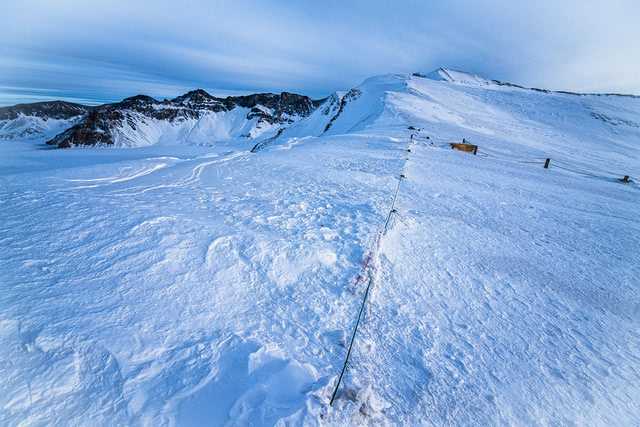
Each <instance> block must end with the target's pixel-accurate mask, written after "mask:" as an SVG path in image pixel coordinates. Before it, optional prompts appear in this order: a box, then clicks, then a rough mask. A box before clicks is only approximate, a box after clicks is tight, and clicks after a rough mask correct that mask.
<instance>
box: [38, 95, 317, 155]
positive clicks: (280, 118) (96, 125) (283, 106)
mask: <svg viewBox="0 0 640 427" xmlns="http://www.w3.org/2000/svg"><path fill="white" fill-rule="evenodd" d="M322 102H324V100H314V99H311V98H309V97H307V96H303V95H296V94H292V93H287V92H283V93H281V94H279V95H278V94H274V93H259V94H253V95H247V96H233V97H227V98H216V97H214V96H211V95H209V94H208V93H207V92H205V91H204V90H202V89H197V90H194V91H191V92H188V93H186V94H184V95H182V96H179V97H176V98H174V99H172V100H166V99H165V100H164V101H158V100H156V99H154V98H151V97H149V96H145V95H137V96H133V97H131V98H127V99H125V100H123V101H121V102H119V103H117V104H108V105H102V106H100V107H96V108H94V109H93V110H91V111H89V112H88V113H87V114H86V116H85V117H84V120H83V121H82V122H81V123H79V124H77V125H76V126H73V127H71V128H69V129H67V130H66V131H64V132H62V133H61V134H59V135H57V136H56V137H55V138H53V139H51V140H50V141H48V142H47V144H49V145H57V146H58V147H60V148H66V147H73V146H78V145H85V146H86V145H113V144H114V131H115V130H116V129H117V128H118V127H119V126H122V125H125V124H126V125H128V126H129V127H130V128H131V129H134V130H135V120H140V119H142V120H145V119H154V120H164V121H170V122H174V121H181V120H182V121H184V120H188V119H198V118H200V117H202V115H204V114H205V113H206V112H225V111H231V110H233V109H235V108H238V107H242V108H248V109H250V111H249V113H248V114H247V119H248V120H250V119H253V118H258V122H267V123H269V124H286V123H289V122H290V121H291V120H292V118H293V117H306V116H308V115H309V114H311V113H312V112H313V111H314V110H315V109H316V108H317V107H318V106H319V105H320V104H322ZM134 117H135V119H134Z"/></svg>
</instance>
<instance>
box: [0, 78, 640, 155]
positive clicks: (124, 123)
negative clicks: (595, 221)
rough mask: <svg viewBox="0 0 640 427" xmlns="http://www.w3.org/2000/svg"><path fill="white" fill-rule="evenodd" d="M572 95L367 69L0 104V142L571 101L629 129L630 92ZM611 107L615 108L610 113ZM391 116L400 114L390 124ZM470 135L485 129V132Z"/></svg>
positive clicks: (303, 127)
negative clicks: (242, 87) (290, 89)
mask: <svg viewBox="0 0 640 427" xmlns="http://www.w3.org/2000/svg"><path fill="white" fill-rule="evenodd" d="M496 92H498V93H496ZM573 95H578V94H572V93H568V92H551V91H548V90H543V89H535V88H533V89H526V88H524V87H521V86H518V85H513V84H510V83H502V82H499V81H496V80H488V79H485V78H483V77H480V76H477V75H475V74H471V73H467V72H463V71H456V70H450V69H444V68H439V69H437V70H435V71H432V72H430V73H414V74H413V75H412V76H402V75H382V76H375V77H372V78H370V79H367V80H366V81H365V82H363V83H362V84H361V85H360V86H358V87H356V88H354V89H352V90H350V91H346V92H335V93H334V94H332V95H330V96H329V97H327V98H325V99H321V100H314V99H311V98H309V97H306V96H303V95H296V94H289V93H286V92H283V93H282V94H280V95H276V94H254V95H249V96H239V97H228V98H217V97H214V96H211V95H209V94H208V93H207V92H205V91H203V90H201V89H198V90H194V91H191V92H188V93H186V94H184V95H182V96H179V97H176V98H174V99H172V100H164V101H157V100H155V99H154V98H151V97H148V96H145V95H138V96H134V97H131V98H127V99H125V100H123V101H122V102H120V103H116V104H106V105H103V106H99V107H95V108H91V107H84V106H78V105H74V104H69V103H62V104H60V105H66V106H67V108H68V109H69V112H67V113H66V114H67V115H66V116H64V115H61V114H60V113H59V112H58V113H56V114H54V113H48V112H47V111H46V110H44V109H42V108H31V109H26V108H25V107H24V106H22V110H19V109H17V107H18V106H15V107H5V108H4V109H0V139H15V138H18V137H20V138H24V137H27V136H28V137H31V138H38V137H42V136H45V137H47V139H48V142H47V143H48V144H50V145H56V146H58V147H60V148H66V147H73V146H119V147H143V146H151V145H157V144H160V145H166V144H169V145H176V144H178V145H212V144H236V145H238V144H239V145H240V146H247V147H261V146H265V145H266V144H271V143H273V142H274V141H276V140H281V141H285V140H286V139H287V138H303V137H307V136H320V135H325V134H327V135H336V134H341V133H353V132H358V131H361V130H363V129H365V128H367V127H371V126H375V125H376V124H375V123H376V121H377V120H379V119H380V117H382V116H384V115H385V114H386V115H387V119H386V121H385V120H383V121H382V122H381V123H382V125H383V126H386V125H388V124H389V123H390V121H396V125H400V124H401V123H402V124H405V125H407V124H409V125H411V124H413V125H418V126H420V123H425V124H426V123H430V122H432V121H433V120H434V119H435V121H436V122H440V121H445V122H446V121H449V122H451V120H452V118H453V117H455V116H460V115H465V114H467V113H468V112H475V111H484V112H486V111H494V113H495V115H494V117H493V118H491V120H494V119H496V118H498V117H499V116H500V115H501V114H503V113H505V112H507V114H508V115H511V111H512V110H515V111H520V112H521V113H522V112H525V111H526V112H527V114H526V116H527V117H526V119H530V118H531V117H538V118H540V119H543V117H541V116H542V115H541V114H540V112H539V109H540V108H539V107H542V108H543V110H547V111H549V113H548V114H549V115H553V114H560V115H563V114H565V113H567V112H569V111H571V110H576V109H580V108H581V109H583V110H585V112H587V114H589V115H590V116H591V119H597V120H601V121H603V122H605V123H607V124H609V125H612V126H618V129H622V128H624V127H637V126H638V120H637V114H636V113H637V111H638V104H639V103H638V102H637V101H634V100H636V99H639V98H637V97H635V96H633V95H621V96H614V95H612V94H580V95H581V96H579V97H573ZM407 96H408V97H409V98H410V99H412V100H413V101H415V102H416V103H417V105H422V106H423V107H424V108H422V109H421V110H420V111H416V110H415V109H413V110H412V111H411V112H410V113H409V115H406V114H405V113H406V111H405V113H403V115H398V114H399V113H398V111H397V108H396V107H397V106H398V102H401V101H399V100H400V99H405V98H406V97H407ZM461 96H462V97H464V98H465V99H469V100H470V101H471V105H473V107H474V109H473V110H470V108H468V106H467V105H465V104H464V103H460V102H458V100H459V99H460V97H461ZM481 104H482V105H481ZM614 104H615V105H619V107H615V108H614V110H616V111H611V110H610V107H611V106H612V105H614ZM29 105H33V106H36V105H42V103H41V104H29ZM563 108H564V110H563ZM629 108H631V111H630V110H629ZM400 109H401V110H402V108H400ZM445 110H446V112H445ZM551 110H554V111H555V112H552V111H551ZM16 111H18V114H16ZM618 111H620V113H621V114H618ZM441 113H442V114H441ZM629 113H630V114H629ZM390 114H391V115H393V116H394V118H391V117H390V116H389V115H390ZM434 114H435V116H434ZM400 117H404V119H400V121H398V120H399V118H400ZM64 120H66V121H64ZM454 121H456V122H457V119H456V120H454ZM570 121H571V120H570ZM538 125H540V124H538ZM536 126H537V125H536ZM475 131H478V129H475ZM480 133H482V134H483V135H487V132H483V131H480ZM470 136H472V135H470ZM462 137H464V136H460V135H456V136H455V138H458V139H459V138H462Z"/></svg>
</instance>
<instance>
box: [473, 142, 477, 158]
mask: <svg viewBox="0 0 640 427" xmlns="http://www.w3.org/2000/svg"><path fill="white" fill-rule="evenodd" d="M477 153H478V146H477V145H476V148H474V149H473V155H474V156H475V155H476V154H477Z"/></svg>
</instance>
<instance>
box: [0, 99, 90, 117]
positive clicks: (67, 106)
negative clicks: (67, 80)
mask: <svg viewBox="0 0 640 427" xmlns="http://www.w3.org/2000/svg"><path fill="white" fill-rule="evenodd" d="M93 108H94V107H89V106H86V105H80V104H74V103H72V102H65V101H50V102H36V103H33V104H18V105H13V106H11V107H0V120H15V119H17V118H18V117H20V115H23V116H33V117H41V118H46V119H55V120H65V119H70V118H72V117H76V116H81V115H83V114H87V113H88V112H89V111H91V110H92V109H93Z"/></svg>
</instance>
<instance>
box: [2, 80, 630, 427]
mask: <svg viewBox="0 0 640 427" xmlns="http://www.w3.org/2000/svg"><path fill="white" fill-rule="evenodd" d="M447 76H448V78H454V77H455V75H453V74H448V75H447ZM422 80H424V79H419V78H411V79H408V80H407V79H404V80H403V79H399V78H396V77H392V76H385V77H382V78H374V79H371V81H369V83H365V85H363V86H362V87H361V93H360V95H359V96H358V97H356V98H355V100H354V101H353V103H352V104H346V107H345V108H344V109H343V111H342V112H341V113H340V115H339V117H338V118H337V119H335V121H334V122H333V124H332V126H331V128H330V129H329V131H328V132H327V133H326V135H325V136H323V137H305V135H295V128H293V129H287V130H286V131H285V132H284V133H283V137H282V140H276V141H274V142H273V143H271V144H269V146H268V147H266V148H264V149H262V150H260V151H259V152H257V153H253V154H252V153H249V152H248V151H240V150H234V149H233V148H232V144H225V145H223V146H217V147H216V146H213V147H188V146H181V147H172V146H157V147H146V148H136V149H121V150H117V149H105V148H99V149H84V150H82V149H79V150H75V149H73V150H38V149H35V148H34V144H33V143H32V142H29V143H25V142H22V141H9V142H2V143H1V144H0V155H2V156H1V157H2V158H3V159H4V160H2V163H1V165H2V167H3V169H2V170H0V215H1V216H2V218H3V221H2V222H1V223H0V283H1V285H2V292H1V293H0V307H1V308H2V310H1V311H0V377H2V378H3V381H2V382H0V424H3V425H18V424H20V423H24V424H87V423H89V424H98V425H111V424H143V425H164V424H178V425H203V424H206V425H225V424H231V425H237V424H242V425H244V424H257V425H273V424H276V423H278V422H279V423H281V424H282V423H284V424H294V425H299V424H330V425H335V424H340V425H344V424H367V423H372V424H375V423H392V424H401V425H404V424H408V425H414V424H432V425H452V424H456V425H459V424H462V425H469V424H483V425H484V424H518V425H530V424H563V425H564V424H589V425H593V424H598V425H612V424H615V425H620V424H622V425H632V424H634V423H637V420H638V419H640V406H639V405H638V403H637V402H638V401H639V400H640V399H638V396H639V395H640V386H638V384H640V344H639V343H640V329H639V327H638V325H639V320H640V303H639V302H638V301H640V288H639V285H638V277H640V259H639V258H638V253H640V225H639V223H638V220H637V216H638V212H639V208H638V195H639V194H640V192H639V191H638V186H637V185H636V184H622V183H620V182H618V181H616V180H615V179H603V178H591V177H583V176H578V175H573V174H568V173H566V172H563V171H560V170H557V169H556V170H554V169H549V170H545V169H543V168H542V167H541V166H540V165H530V164H521V163H515V162H512V161H507V160H499V159H493V158H488V157H481V156H472V155H470V154H468V153H461V152H457V151H452V150H448V149H443V147H446V141H449V140H451V139H453V138H456V139H457V138H459V137H460V136H461V135H463V136H467V137H468V138H472V140H473V142H476V140H477V141H479V143H481V146H486V147H488V148H494V149H496V150H502V151H503V152H511V153H519V154H521V155H530V156H536V157H538V156H545V157H546V155H547V154H553V155H557V157H558V158H559V159H565V160H566V161H570V162H573V163H576V162H582V163H581V164H584V166H585V167H587V168H598V167H599V168H601V169H615V170H619V169H620V170H632V171H633V170H634V168H637V164H638V162H637V158H638V155H637V147H634V145H633V144H634V143H636V142H638V141H639V138H638V137H637V135H636V134H634V133H633V130H629V128H622V127H611V126H609V125H607V124H606V123H603V122H602V121H598V120H596V119H594V118H593V117H591V116H590V115H589V114H586V113H584V111H583V110H579V109H578V107H576V105H578V104H580V105H581V104H584V105H585V106H586V107H585V108H587V107H588V108H587V110H588V109H596V107H598V108H602V109H603V111H607V112H609V111H615V112H616V114H618V115H620V117H632V116H633V115H632V114H631V112H633V111H632V107H633V106H632V105H631V104H628V105H627V101H626V100H624V102H623V101H621V102H619V103H618V104H616V103H613V102H610V101H608V100H604V101H602V100H597V101H589V100H583V99H581V98H580V99H579V98H571V96H560V95H554V96H553V97H551V98H549V99H551V101H548V103H550V105H551V106H549V105H547V104H545V102H547V101H544V99H543V98H541V97H542V96H546V95H543V94H537V93H536V94H530V93H528V92H522V91H520V90H515V89H509V90H503V89H502V88H497V89H495V88H494V89H484V90H480V89H478V88H477V87H474V86H468V87H467V86H464V85H461V86H451V83H447V82H439V81H437V82H433V81H429V82H427V81H426V80H425V81H422ZM447 85H449V86H447ZM452 88H453V89H452ZM513 99H521V100H524V101H523V102H522V103H518V102H514V101H513ZM545 99H546V98H545ZM525 101H526V102H525ZM543 101H544V102H543ZM505 105H512V106H513V108H511V109H507V108H506V107H505ZM545 106H546V107H545ZM545 108H546V110H545ZM580 108H582V107H580ZM634 108H635V107H634ZM554 111H563V112H565V114H566V116H557V115H554V113H553V112H554ZM598 111H600V110H598ZM630 111H631V112H630ZM318 114H320V112H318V113H314V114H312V115H311V116H309V117H308V118H306V119H304V120H302V121H301V123H300V126H301V128H302V129H311V128H313V129H319V132H322V130H323V129H324V126H325V123H323V122H320V121H319V119H318V117H316V116H318ZM608 114H610V115H611V113H608ZM332 116H333V115H329V116H328V117H327V118H326V120H329V119H330V118H331V117H332ZM314 120H318V122H317V123H316V122H313V121H314ZM323 120H324V119H323ZM575 123H578V125H575ZM587 123H590V125H589V126H592V127H589V126H587V125H586V124H587ZM354 124H355V125H354ZM407 124H413V125H415V126H417V127H421V128H422V129H423V130H422V131H417V130H416V131H409V130H407ZM612 129H613V130H612ZM349 130H352V131H356V130H357V132H358V133H351V134H348V135H344V134H340V133H344V132H347V131H349ZM564 130H566V132H564ZM581 132H582V133H581ZM616 132H618V133H616ZM411 133H413V134H415V135H416V136H417V140H416V143H414V144H412V145H411V152H410V153H407V151H406V147H407V144H408V142H409V135H410V134H411ZM586 134H589V135H592V136H593V138H592V139H588V140H587V138H586V137H585V135H586ZM426 135H430V136H431V137H432V139H429V140H427V139H426ZM468 135H471V136H468ZM582 140H585V142H584V144H582V145H576V141H582ZM612 141H616V142H612ZM430 143H434V145H433V146H432V145H430ZM244 145H247V144H244ZM567 147H571V149H572V150H573V151H571V150H568V149H567ZM243 148H246V147H243ZM608 153H610V154H608ZM406 157H408V158H409V160H408V162H407V165H406V168H405V169H404V175H405V176H406V179H403V180H402V181H401V184H400V191H399V193H398V197H397V202H396V206H395V208H396V209H397V213H395V214H394V215H393V216H392V218H391V222H390V226H389V230H388V232H387V233H386V234H385V235H384V236H382V237H380V235H381V232H382V228H383V225H384V221H385V220H386V217H387V214H388V212H389V209H390V206H391V200H392V197H393V194H394V192H395V190H396V186H397V183H398V178H399V174H400V170H401V168H402V165H403V163H404V161H405V158H406ZM369 251H374V254H373V262H372V263H371V264H370V266H369V267H368V271H369V273H367V274H371V276H372V277H373V285H372V288H371V293H370V295H369V302H368V303H367V305H366V307H365V308H366V309H365V313H364V315H363V320H362V323H361V325H360V327H359V330H358V335H357V336H356V341H355V344H354V348H353V353H352V358H351V362H352V363H351V368H350V370H349V371H348V372H347V373H346V374H345V377H344V380H343V384H342V385H341V387H340V390H339V392H338V395H337V399H336V402H335V403H334V406H332V407H329V406H328V400H329V398H330V396H331V393H332V392H333V389H334V387H335V383H336V381H337V377H338V374H339V373H340V369H341V367H342V364H343V363H344V357H345V356H346V351H347V349H346V347H347V346H348V340H349V339H350V337H351V334H352V332H353V329H352V328H353V326H354V324H355V321H356V316H357V313H358V310H359V307H360V304H361V302H362V297H363V293H364V285H363V284H364V283H365V281H364V280H361V281H360V284H359V285H357V286H355V287H354V285H353V284H354V282H355V279H356V277H357V276H358V275H359V274H362V268H363V267H364V263H365V261H366V257H367V255H368V253H369Z"/></svg>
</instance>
